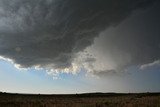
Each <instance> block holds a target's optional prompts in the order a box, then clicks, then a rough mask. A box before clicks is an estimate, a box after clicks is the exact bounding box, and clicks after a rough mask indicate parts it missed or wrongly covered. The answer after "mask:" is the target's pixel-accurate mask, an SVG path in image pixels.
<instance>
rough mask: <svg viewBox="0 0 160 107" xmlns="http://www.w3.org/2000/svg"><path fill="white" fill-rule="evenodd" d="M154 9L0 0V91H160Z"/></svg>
mask: <svg viewBox="0 0 160 107" xmlns="http://www.w3.org/2000/svg"><path fill="white" fill-rule="evenodd" d="M159 11H160V2H159V1H158V0H123V1H120V0H0V91H7V92H22V93H77V92H97V91H101V92H146V91H160V85H159V82H160V79H159V78H158V76H159V75H160V12H159ZM24 83H25V84H24Z"/></svg>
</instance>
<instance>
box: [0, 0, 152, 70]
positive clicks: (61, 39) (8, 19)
mask: <svg viewBox="0 0 160 107" xmlns="http://www.w3.org/2000/svg"><path fill="white" fill-rule="evenodd" d="M154 1H155V0H122V1H121V0H0V55H1V56H3V57H5V58H10V59H12V60H13V61H14V62H15V63H16V64H20V65H21V67H33V66H40V67H44V68H45V67H48V66H51V67H53V68H54V69H63V68H67V67H70V66H71V63H72V61H73V59H74V55H75V53H77V52H80V51H83V50H84V49H85V48H86V47H87V46H90V45H91V44H92V43H93V40H94V38H95V37H97V36H98V35H99V33H100V32H101V31H103V30H105V29H106V28H108V27H110V26H116V25H118V24H119V23H120V22H122V21H123V20H124V19H125V18H126V17H128V16H129V15H130V14H131V13H132V12H133V11H134V10H136V9H140V8H145V7H147V6H148V5H150V4H152V3H153V2H154ZM138 39H139V38H138ZM140 39H141V38H140ZM148 39H149V38H148ZM152 44H153V45H154V43H152ZM148 48H150V47H148ZM148 48H146V49H144V50H147V49H148ZM131 51H132V50H131ZM135 51H136V50H135ZM137 52H139V51H137ZM137 54H138V53H137ZM143 60H146V59H143Z"/></svg>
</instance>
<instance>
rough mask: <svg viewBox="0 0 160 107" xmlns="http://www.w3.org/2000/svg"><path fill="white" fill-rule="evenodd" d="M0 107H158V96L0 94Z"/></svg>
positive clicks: (159, 101) (159, 95) (159, 106)
mask: <svg viewBox="0 0 160 107" xmlns="http://www.w3.org/2000/svg"><path fill="white" fill-rule="evenodd" d="M0 107H160V94H158V93H157V94H147V93H146V94H122V95H121V94H109V95H108V94H85V95H20V94H4V93H1V94H0Z"/></svg>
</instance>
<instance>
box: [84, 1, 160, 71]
mask: <svg viewBox="0 0 160 107" xmlns="http://www.w3.org/2000/svg"><path fill="white" fill-rule="evenodd" d="M159 5H160V2H157V3H156V4H154V6H153V7H152V8H150V9H148V10H147V11H144V12H136V13H135V14H133V16H132V17H130V18H128V19H126V20H125V21H123V23H121V24H120V25H118V26H116V27H111V28H109V29H107V30H106V31H104V32H102V33H101V34H100V36H99V37H98V38H96V39H95V42H94V44H93V45H92V46H91V47H90V48H88V49H87V51H88V53H89V54H91V55H93V57H95V58H96V61H95V63H93V64H92V66H94V67H95V68H93V69H94V71H96V73H100V74H107V73H109V72H110V70H111V71H112V72H113V73H115V74H116V72H124V71H127V69H129V68H130V67H135V66H136V67H140V68H141V69H143V70H147V69H150V68H152V69H153V68H155V67H156V68H157V69H159V68H158V67H159V59H160V36H159V35H160V30H159V28H160V20H159V19H160V14H159V10H160V8H159V7H160V6H159ZM95 53H96V54H95ZM98 71H101V72H98ZM115 71H116V72H115Z"/></svg>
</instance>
